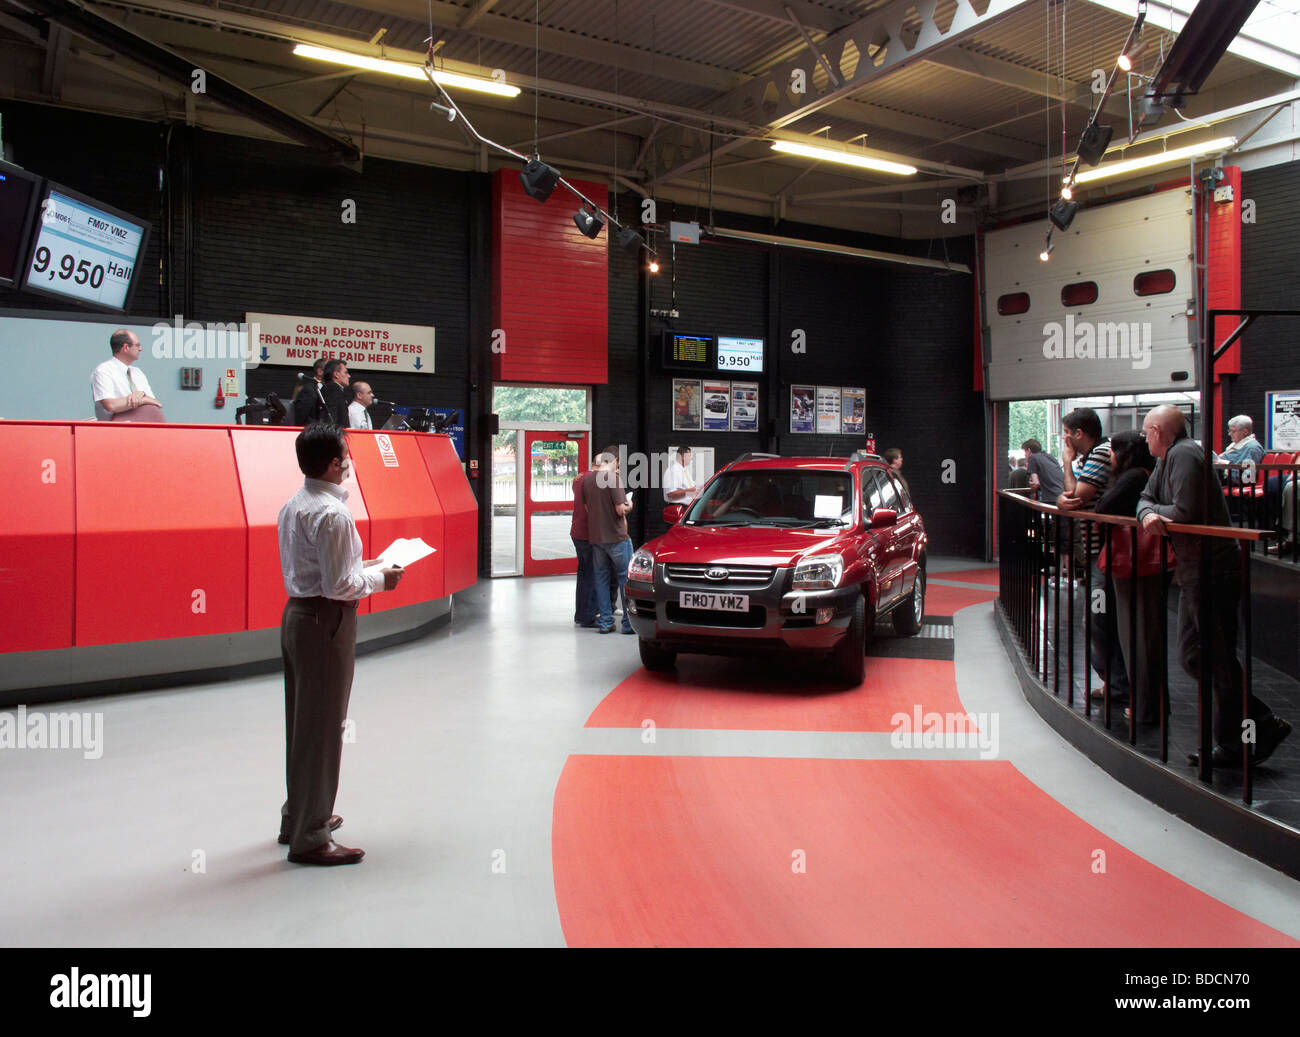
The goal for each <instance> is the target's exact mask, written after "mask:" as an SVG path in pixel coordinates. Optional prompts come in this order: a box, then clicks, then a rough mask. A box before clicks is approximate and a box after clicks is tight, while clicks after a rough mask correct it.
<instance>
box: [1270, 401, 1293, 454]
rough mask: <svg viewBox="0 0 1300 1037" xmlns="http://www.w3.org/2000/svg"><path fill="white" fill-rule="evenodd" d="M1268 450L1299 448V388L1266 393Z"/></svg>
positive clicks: (1290, 450)
mask: <svg viewBox="0 0 1300 1037" xmlns="http://www.w3.org/2000/svg"><path fill="white" fill-rule="evenodd" d="M1267 447H1268V449H1269V450H1278V451H1285V452H1295V451H1297V450H1300V389H1292V390H1290V391H1289V392H1271V393H1269V394H1268V444H1267Z"/></svg>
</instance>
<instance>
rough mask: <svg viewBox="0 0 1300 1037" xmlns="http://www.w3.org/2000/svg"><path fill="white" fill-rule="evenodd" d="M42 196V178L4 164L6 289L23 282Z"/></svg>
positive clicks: (1, 205) (0, 266) (0, 187)
mask: <svg viewBox="0 0 1300 1037" xmlns="http://www.w3.org/2000/svg"><path fill="white" fill-rule="evenodd" d="M40 192H41V178H40V177H38V176H33V175H32V174H31V173H28V172H27V171H26V170H23V169H19V168H18V167H17V166H11V165H10V164H9V163H8V162H0V285H3V286H4V287H5V288H13V287H15V286H16V285H17V283H18V281H19V279H20V275H21V273H22V265H23V260H25V259H26V258H27V245H28V242H29V241H30V240H31V233H32V225H33V224H34V223H35V221H36V206H37V199H38V198H39V197H40Z"/></svg>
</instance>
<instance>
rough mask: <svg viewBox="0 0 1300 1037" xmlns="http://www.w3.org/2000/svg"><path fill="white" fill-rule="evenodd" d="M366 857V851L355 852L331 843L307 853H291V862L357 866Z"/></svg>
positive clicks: (326, 865)
mask: <svg viewBox="0 0 1300 1037" xmlns="http://www.w3.org/2000/svg"><path fill="white" fill-rule="evenodd" d="M365 855H366V851H365V850H354V849H352V848H351V847H348V846H340V845H339V844H338V843H336V842H332V841H331V842H328V843H321V844H320V845H319V846H317V847H316V848H315V849H314V850H309V851H307V852H306V853H290V854H289V860H290V861H292V862H293V863H294V864H319V865H321V866H323V867H328V866H330V865H332V864H356V863H357V862H358V861H359V860H361V858H362V857H364V856H365Z"/></svg>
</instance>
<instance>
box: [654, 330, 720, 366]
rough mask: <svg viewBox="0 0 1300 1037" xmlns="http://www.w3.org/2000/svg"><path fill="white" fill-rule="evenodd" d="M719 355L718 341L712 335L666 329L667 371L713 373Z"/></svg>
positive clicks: (665, 363)
mask: <svg viewBox="0 0 1300 1037" xmlns="http://www.w3.org/2000/svg"><path fill="white" fill-rule="evenodd" d="M717 355H718V343H717V340H716V339H715V338H714V337H713V336H712V335H689V334H686V333H685V332H681V331H665V332H664V345H663V366H664V369H665V370H667V371H698V372H700V373H702V374H711V373H712V372H713V365H714V362H715V360H716V358H717Z"/></svg>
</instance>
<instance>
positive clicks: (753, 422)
mask: <svg viewBox="0 0 1300 1037" xmlns="http://www.w3.org/2000/svg"><path fill="white" fill-rule="evenodd" d="M731 431H732V432H757V431H758V383H757V382H732V383H731Z"/></svg>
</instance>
